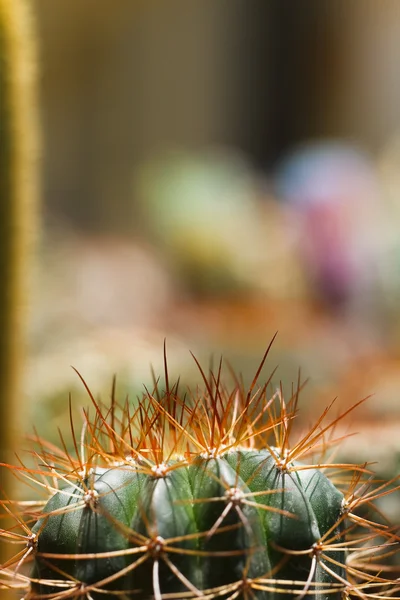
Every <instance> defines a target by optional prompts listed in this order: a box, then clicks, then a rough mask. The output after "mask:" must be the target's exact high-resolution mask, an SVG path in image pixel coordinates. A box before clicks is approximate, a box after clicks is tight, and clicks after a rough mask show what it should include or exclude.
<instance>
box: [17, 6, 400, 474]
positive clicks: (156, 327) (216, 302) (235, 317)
mask: <svg viewBox="0 0 400 600" xmlns="http://www.w3.org/2000/svg"><path fill="white" fill-rule="evenodd" d="M28 4H29V5H30V8H31V12H32V16H33V18H34V25H35V37H36V44H37V52H38V59H37V78H38V81H37V89H38V106H39V113H40V115H39V116H40V131H41V161H40V177H41V193H40V206H39V219H38V221H39V235H38V236H37V241H36V257H35V261H34V264H33V266H32V268H31V271H32V273H31V276H30V280H31V281H30V288H29V289H30V291H29V295H28V301H27V304H28V307H29V327H28V330H29V331H28V336H27V337H28V342H27V343H28V352H27V360H26V362H25V364H24V369H23V388H24V389H23V394H24V396H25V398H26V399H27V403H26V406H27V413H28V415H29V417H28V422H29V421H32V422H35V423H38V424H39V426H40V427H39V430H40V432H41V433H43V434H44V435H46V436H50V437H54V439H56V437H57V425H58V424H59V422H60V419H61V418H62V417H63V415H65V414H67V400H68V393H69V392H72V394H73V399H74V406H76V407H79V405H80V404H81V403H82V402H83V403H85V404H86V403H87V400H86V397H85V392H84V390H83V389H82V385H81V384H80V382H79V380H78V377H77V376H76V374H75V372H74V371H73V370H72V369H71V365H73V366H74V367H76V368H77V369H78V370H79V371H80V372H81V373H82V375H83V376H84V378H85V379H86V381H87V383H88V385H89V386H90V387H91V388H92V390H93V392H94V393H95V394H102V395H103V396H105V397H107V394H108V393H109V389H110V388H111V380H112V376H113V374H115V373H116V374H117V376H118V389H119V390H121V393H122V395H123V396H124V395H125V393H126V391H128V392H129V393H131V394H135V393H137V392H138V391H140V390H141V389H142V384H143V383H148V382H149V381H151V373H150V364H152V365H153V367H154V370H155V372H156V373H158V372H160V370H161V369H162V365H163V354H162V353H163V342H164V339H165V338H166V340H167V352H168V359H169V364H170V370H171V373H172V374H175V375H177V374H180V375H181V377H182V380H183V381H184V383H185V384H188V385H189V384H190V385H194V384H196V382H198V381H199V375H198V372H197V369H196V367H195V364H194V362H193V359H192V357H191V356H190V352H189V350H190V351H192V352H193V353H194V354H195V355H196V356H197V357H198V358H199V360H200V362H202V364H205V366H207V364H208V361H209V358H210V355H211V354H213V355H214V357H215V359H216V360H219V356H220V355H221V354H222V355H223V356H224V357H225V358H226V359H227V360H228V361H229V363H230V364H231V365H232V366H233V368H234V369H235V370H237V371H240V372H241V373H242V374H243V377H244V379H245V381H249V380H250V379H251V377H252V375H253V374H254V372H255V371H256V368H257V365H258V363H259V361H260V359H261V357H262V354H263V352H264V351H265V349H266V347H267V346H268V344H269V342H270V340H271V338H272V336H273V335H274V333H275V332H276V331H278V337H277V339H276V342H275V343H274V345H273V348H272V351H271V354H270V358H269V359H268V362H267V366H266V370H265V378H266V377H267V375H268V374H269V372H270V371H271V370H272V369H273V368H274V367H275V366H277V365H279V369H278V371H277V375H276V377H275V378H274V382H275V385H279V380H280V379H281V380H282V381H283V384H284V389H287V390H289V393H290V390H291V386H292V382H293V381H296V380H297V373H298V369H299V368H300V369H301V373H302V377H303V379H305V378H306V377H309V378H310V381H309V383H308V385H307V387H306V389H305V391H304V393H303V401H302V407H303V408H302V414H303V418H304V419H305V420H307V419H309V418H311V417H312V415H314V416H315V414H316V412H318V414H319V413H320V412H322V409H323V407H324V406H325V404H326V402H328V401H331V400H332V399H333V398H334V397H335V396H337V397H338V400H337V409H335V410H338V411H339V410H340V409H345V408H346V407H348V406H349V405H350V404H352V403H354V402H356V401H358V400H359V399H361V398H362V397H364V396H366V395H369V394H372V395H373V396H372V398H371V399H370V400H369V401H368V402H367V403H366V404H365V405H364V406H363V408H362V409H359V410H358V412H357V415H356V417H355V426H353V427H352V429H354V428H355V429H356V430H359V431H363V432H364V436H357V438H349V440H348V444H349V450H348V451H349V453H350V454H351V457H352V460H354V461H357V460H361V458H359V456H360V457H362V456H363V451H364V450H363V448H364V446H363V444H364V442H363V440H365V444H368V445H369V447H370V445H371V437H372V436H373V438H374V440H375V441H376V442H377V444H376V447H375V450H376V452H375V454H374V460H380V456H378V454H380V453H381V454H383V455H384V456H383V459H384V461H386V462H385V465H389V463H390V465H389V466H388V467H387V468H388V469H389V470H390V469H391V468H392V467H393V465H392V462H393V461H398V456H400V441H399V439H400V437H399V436H398V435H397V432H398V431H399V427H400V402H399V394H400V344H399V342H400V67H399V65H400V6H399V3H398V0H386V2H379V3H377V2H372V1H369V0H362V1H361V0H359V1H354V2H348V0H337V1H336V2H327V1H325V0H303V1H302V2H291V1H289V0H252V1H247V2H243V1H240V0H229V1H224V0H220V1H218V2H216V1H215V0H202V1H201V2H195V1H188V0H170V1H169V2H155V1H149V0H147V1H146V2H145V1H141V0H135V1H133V0H119V2H118V3H111V2H109V1H106V0H85V2H70V1H68V0H58V1H57V2H54V0H30V1H28ZM354 440H355V441H354ZM360 440H361V441H360ZM374 446H375V445H374ZM377 448H378V449H379V451H378V449H377ZM369 449H370V448H369ZM390 461H392V462H390ZM396 464H397V463H396Z"/></svg>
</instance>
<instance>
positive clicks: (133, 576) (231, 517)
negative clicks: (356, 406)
mask: <svg viewBox="0 0 400 600" xmlns="http://www.w3.org/2000/svg"><path fill="white" fill-rule="evenodd" d="M265 358H266V356H265V357H264V359H263V361H262V364H261V365H260V368H259V369H258V371H257V374H256V377H255V378H254V381H253V382H252V384H251V386H250V388H249V389H248V390H247V391H246V390H244V388H243V386H242V385H241V383H240V382H239V381H236V382H235V383H234V385H233V386H232V389H231V390H229V389H228V388H226V387H225V386H224V385H223V384H222V382H221V366H220V368H219V369H218V371H217V372H216V373H210V374H209V375H206V374H205V373H204V372H203V371H201V373H202V375H203V379H204V390H203V391H202V392H201V393H200V392H199V391H198V392H197V393H196V394H195V395H190V396H188V395H186V396H185V395H184V396H182V395H181V394H180V393H179V390H178V385H175V386H170V385H169V381H168V372H167V370H166V372H165V386H164V387H165V389H164V390H163V391H161V389H160V388H161V386H160V385H158V384H156V385H155V386H154V389H153V390H152V391H146V393H144V394H143V396H142V397H141V398H140V399H137V400H136V401H133V402H128V401H126V402H124V403H123V404H120V403H118V401H117V400H116V398H115V395H113V398H112V402H111V406H108V407H107V406H105V405H102V404H101V403H99V402H97V401H96V400H95V399H94V397H93V396H92V395H91V394H90V390H89V389H88V388H87V389H88V392H89V395H90V397H91V403H92V407H91V409H90V410H86V411H84V424H83V428H82V432H81V435H80V437H79V439H78V436H77V434H76V432H75V428H74V425H73V423H72V421H71V431H72V436H71V438H72V442H71V449H70V448H69V445H68V444H67V442H66V441H65V440H64V437H61V446H60V448H56V447H54V445H52V444H50V443H46V442H45V441H43V440H41V439H37V440H36V449H35V450H33V451H32V453H31V455H30V457H29V460H31V459H32V458H35V460H36V465H34V466H30V465H29V464H28V459H27V460H22V458H21V459H20V464H18V465H15V466H13V467H9V468H10V469H11V471H12V472H14V474H15V475H16V476H17V477H18V478H19V479H20V478H21V477H22V478H24V479H26V480H27V482H28V483H29V484H30V485H31V484H35V485H36V487H37V488H39V490H41V491H42V492H44V498H43V499H42V500H30V501H25V502H14V501H12V500H9V499H5V500H4V501H3V502H2V506H3V511H4V517H5V518H6V517H7V518H8V519H10V518H12V520H13V521H14V522H13V524H12V525H11V526H10V527H9V528H7V529H6V528H4V529H3V530H2V537H3V538H4V539H5V540H6V541H9V542H11V543H13V544H17V545H20V550H19V551H18V552H17V553H16V554H15V556H14V557H13V558H11V559H10V560H9V561H7V562H6V563H5V564H4V565H3V568H2V574H1V586H2V587H3V588H4V589H9V590H10V589H15V590H16V591H17V592H18V594H19V597H21V592H22V593H23V594H25V595H24V596H23V597H24V598H25V599H27V600H28V599H29V600H34V599H35V600H39V599H42V600H44V599H49V600H62V599H64V598H65V599H70V598H71V599H78V598H83V599H85V600H115V599H124V600H127V599H129V600H131V599H137V600H147V599H150V598H154V599H155V600H161V599H162V598H165V599H171V600H172V599H181V600H182V599H191V598H203V599H212V598H221V599H226V600H228V599H229V600H234V599H236V598H243V599H246V600H247V599H249V600H250V599H255V598H257V599H263V600H264V599H265V600H276V599H279V598H282V599H285V600H286V599H287V600H289V599H290V598H296V599H297V600H300V599H301V598H304V597H306V596H312V597H317V598H318V599H319V600H329V599H330V598H334V599H339V598H347V597H349V596H357V597H358V598H366V597H371V598H379V597H382V598H385V597H387V596H389V595H390V596H392V595H393V594H394V592H395V590H396V589H397V584H396V580H395V578H394V576H393V577H391V578H389V577H388V575H390V569H389V567H388V563H389V562H390V558H391V557H392V556H393V555H394V553H395V552H396V550H397V537H396V535H395V533H394V531H393V529H392V528H391V527H390V526H389V525H388V524H387V523H386V522H385V521H384V519H383V517H382V516H381V515H380V514H379V512H378V511H375V510H374V506H373V502H374V501H375V500H376V499H378V498H380V497H381V496H384V495H386V494H388V493H390V492H391V489H392V488H394V486H393V484H392V483H389V484H382V483H380V484H379V483H374V480H373V476H372V475H371V473H370V471H369V469H368V467H367V465H358V466H357V465H348V464H333V463H332V462H331V461H330V459H329V454H330V452H331V450H332V448H333V446H334V445H335V440H334V439H333V432H334V430H335V427H336V425H337V423H338V421H339V420H340V419H341V418H342V417H343V416H344V415H342V416H341V417H339V418H336V419H331V420H329V409H327V410H325V411H324V413H323V414H322V415H321V416H320V418H318V419H317V420H316V423H315V424H314V425H313V426H312V427H310V428H309V430H308V431H307V433H306V434H305V435H304V436H299V437H298V438H297V439H296V441H294V442H293V439H292V438H293V434H292V429H293V424H294V422H295V417H296V414H297V403H298V391H297V392H296V393H294V394H293V396H292V397H291V398H290V399H289V400H288V401H286V402H285V401H284V399H283V395H282V392H281V391H280V390H279V391H278V392H276V393H273V394H271V393H270V380H269V381H267V382H266V384H265V385H263V386H261V387H257V380H258V377H259V374H260V371H261V368H262V366H263V363H264V361H265ZM85 385H86V384H85ZM298 387H300V386H298ZM347 412H349V411H347ZM346 414H347V413H346ZM16 597H17V596H16Z"/></svg>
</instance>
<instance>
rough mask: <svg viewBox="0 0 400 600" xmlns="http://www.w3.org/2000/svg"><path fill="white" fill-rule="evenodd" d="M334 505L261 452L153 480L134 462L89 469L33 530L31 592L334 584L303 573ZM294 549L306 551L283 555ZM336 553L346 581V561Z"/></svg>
mask: <svg viewBox="0 0 400 600" xmlns="http://www.w3.org/2000/svg"><path fill="white" fill-rule="evenodd" d="M263 492H265V494H264V493H263ZM342 500H343V495H342V494H341V493H340V492H339V491H338V490H337V489H336V488H335V487H334V486H333V485H332V483H331V482H330V481H329V480H328V479H327V478H326V477H325V475H323V474H322V473H321V472H320V471H318V470H315V469H313V470H304V471H295V470H294V471H293V472H289V471H288V472H284V471H282V470H281V469H280V468H279V466H277V462H276V457H274V456H273V455H272V454H271V453H270V452H269V451H267V450H259V451H258V450H245V451H241V450H234V451H229V452H227V453H226V454H222V455H221V456H220V457H218V458H202V457H201V456H198V457H196V459H195V460H193V462H192V463H191V464H189V465H188V464H187V461H182V464H180V463H171V465H168V463H167V464H163V465H162V466H161V467H159V468H157V466H155V468H154V469H153V470H152V472H150V473H149V472H148V468H147V467H146V468H144V467H143V464H141V463H140V462H136V464H132V466H128V465H125V466H115V467H114V468H110V469H98V468H97V469H94V471H93V472H92V473H91V474H89V475H88V476H86V478H85V479H84V480H83V483H82V484H81V485H79V486H70V487H67V488H64V489H62V490H61V491H59V492H57V493H56V494H55V495H54V496H53V497H52V498H51V499H50V500H49V502H48V504H47V505H46V507H45V509H44V516H43V517H42V518H41V519H40V520H39V521H38V523H37V524H36V525H35V527H34V529H33V532H34V533H36V534H37V554H36V558H35V566H34V570H33V578H34V583H33V586H32V587H33V591H34V592H35V593H39V594H42V595H43V596H44V597H46V595H48V594H50V597H57V594H59V593H60V592H61V591H62V590H63V589H65V587H63V586H65V585H66V583H65V582H70V583H68V585H72V582H76V585H78V582H79V585H83V586H86V587H87V591H88V593H89V592H90V594H91V597H92V598H96V599H99V600H100V599H104V598H106V599H111V598H114V599H115V597H116V594H117V593H118V592H121V593H122V592H123V593H124V594H125V595H124V596H123V597H126V598H132V599H133V598H136V599H142V598H143V599H146V598H151V597H153V596H156V595H157V593H159V594H161V595H164V594H176V595H179V594H181V595H182V594H183V595H184V597H185V593H187V594H188V596H187V597H192V596H193V595H195V594H196V593H197V592H198V595H200V592H201V593H202V592H203V591H204V590H209V591H210V592H209V593H219V594H220V595H221V594H222V597H225V596H229V591H230V590H231V593H232V590H235V587H236V588H237V587H238V582H241V585H243V586H245V582H246V579H248V580H251V581H257V579H259V578H261V579H266V580H267V579H271V578H272V577H275V578H278V579H287V580H288V586H291V580H300V581H304V582H306V581H307V580H308V579H310V580H311V581H312V582H315V583H318V582H321V583H324V584H328V583H333V584H337V583H338V580H337V579H335V577H334V576H333V575H329V574H328V573H327V572H326V571H324V570H323V569H321V567H320V565H319V564H318V565H317V566H318V568H316V569H315V573H311V568H312V567H311V555H312V550H313V547H314V545H316V544H318V543H319V541H320V540H321V538H322V536H323V535H324V533H326V532H327V531H328V530H329V529H331V528H335V523H336V522H338V523H339V522H340V519H341V506H342ZM337 528H338V530H340V528H341V525H338V526H337ZM338 539H340V536H339V537H338ZM292 550H294V551H308V552H306V553H305V554H304V555H303V554H301V555H290V554H288V555H285V551H292ZM121 551H125V552H121ZM96 554H97V556H96ZM335 555H336V556H335V560H336V561H337V562H338V563H340V564H341V565H342V566H340V567H338V566H337V565H334V566H333V571H334V572H335V573H337V574H338V575H339V576H340V577H342V578H343V577H344V576H345V567H344V563H345V557H344V556H343V552H335ZM80 557H81V558H80ZM171 565H172V567H171ZM54 579H58V580H59V581H58V582H57V584H56V585H54V584H53V583H52V582H53V580H54ZM38 581H40V583H39V582H38ZM224 587H225V588H226V590H227V591H226V593H225V592H223V590H224ZM261 587H262V586H261ZM280 587H284V584H281V585H280ZM154 588H155V589H154ZM216 588H218V592H217V590H216ZM106 590H107V591H108V593H105V591H106ZM211 590H213V592H211ZM253 595H254V597H257V598H270V597H271V596H272V595H273V594H272V593H271V592H268V591H265V590H263V589H260V590H257V591H256V590H254V591H253ZM281 595H282V593H280V594H278V596H281ZM329 596H330V597H332V593H330V594H329ZM88 597H89V596H88ZM181 597H182V596H181ZM288 597H290V594H289V592H288ZM321 597H323V595H322V592H321Z"/></svg>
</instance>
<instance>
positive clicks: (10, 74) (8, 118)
mask: <svg viewBox="0 0 400 600" xmlns="http://www.w3.org/2000/svg"><path fill="white" fill-rule="evenodd" d="M36 81H37V76H36V44H35V33H34V26H33V20H32V16H31V10H30V5H29V3H28V2H27V1H26V0H0V378H1V396H0V460H2V461H4V460H7V458H9V456H10V454H11V453H12V452H13V451H14V449H15V447H16V446H17V444H18V438H19V432H21V431H24V429H25V426H24V425H25V424H24V423H21V420H22V419H23V416H24V414H26V410H24V408H23V406H22V402H23V386H22V384H21V383H22V379H23V371H22V366H23V360H24V352H25V332H26V329H27V327H26V325H27V316H28V315H27V307H28V302H29V287H28V279H29V272H30V269H29V264H30V259H31V256H32V242H33V239H34V232H35V230H36V227H37V204H38V194H39V163H38V161H39V119H38V104H37V89H36ZM0 486H1V493H2V495H3V494H4V493H6V494H8V493H9V486H10V482H9V481H8V479H7V477H6V474H5V472H4V471H3V472H2V473H1V479H0Z"/></svg>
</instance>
